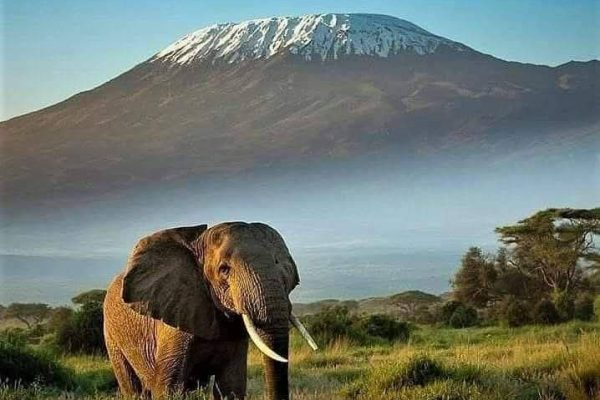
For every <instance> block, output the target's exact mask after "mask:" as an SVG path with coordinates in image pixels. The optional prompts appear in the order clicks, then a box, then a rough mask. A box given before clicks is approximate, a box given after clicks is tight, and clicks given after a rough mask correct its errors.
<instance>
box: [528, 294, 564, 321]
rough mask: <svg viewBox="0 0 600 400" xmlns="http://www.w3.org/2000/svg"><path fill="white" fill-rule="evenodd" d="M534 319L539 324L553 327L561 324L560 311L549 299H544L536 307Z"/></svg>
mask: <svg viewBox="0 0 600 400" xmlns="http://www.w3.org/2000/svg"><path fill="white" fill-rule="evenodd" d="M532 318H533V322H535V323H537V324H544V325H552V324H557V323H559V322H560V316H559V315H558V310H557V309H556V306H555V305H554V303H553V302H551V301H550V300H549V299H542V300H540V301H539V302H538V303H537V304H536V305H535V307H534V308H533V314H532Z"/></svg>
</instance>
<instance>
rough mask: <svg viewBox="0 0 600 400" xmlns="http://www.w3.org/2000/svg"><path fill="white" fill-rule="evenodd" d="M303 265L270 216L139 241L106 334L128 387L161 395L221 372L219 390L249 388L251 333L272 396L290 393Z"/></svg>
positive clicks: (114, 285) (238, 394)
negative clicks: (294, 296) (295, 299)
mask: <svg viewBox="0 0 600 400" xmlns="http://www.w3.org/2000/svg"><path fill="white" fill-rule="evenodd" d="M299 282H300V279H299V276H298V270H297V268H296V264H295V262H294V260H293V259H292V257H291V255H290V252H289V250H288V248H287V246H286V244H285V242H284V240H283V238H282V237H281V235H280V234H279V233H278V232H277V231H276V230H275V229H273V228H271V227H270V226H268V225H266V224H262V223H245V222H226V223H221V224H218V225H214V226H212V227H210V228H208V226H207V225H198V226H190V227H180V228H172V229H166V230H162V231H159V232H156V233H154V234H152V235H149V236H146V237H144V238H143V239H141V240H139V242H138V243H137V244H136V246H135V247H134V248H133V250H132V252H131V254H130V256H129V258H128V261H127V265H126V267H125V270H124V272H122V273H120V274H119V275H117V276H116V278H115V279H114V280H113V281H112V282H111V283H110V285H109V287H108V290H107V295H106V298H105V301H104V337H105V342H106V348H107V351H108V356H109V359H110V362H111V364H112V367H113V370H114V372H115V376H116V378H117V382H118V385H119V389H120V391H121V392H122V394H124V395H133V396H142V397H146V398H148V397H151V398H152V399H155V398H161V397H163V396H164V395H167V394H169V393H173V392H178V393H180V392H184V391H188V390H193V389H195V388H197V387H198V385H205V384H208V382H209V380H210V379H211V377H214V384H213V396H214V398H215V399H224V398H235V399H243V398H244V397H245V395H246V374H247V365H246V362H247V351H248V343H249V341H248V338H250V339H251V340H252V342H253V343H254V344H255V345H256V346H257V347H258V349H259V350H260V351H261V352H262V353H263V364H264V378H265V391H266V394H267V398H269V399H271V400H281V399H288V398H289V376H288V375H289V374H288V355H289V329H290V323H291V325H293V326H294V327H296V328H297V329H298V330H299V331H300V333H301V334H302V336H303V337H304V338H305V339H306V340H307V341H308V343H309V345H310V346H311V347H312V348H313V349H315V350H316V349H317V345H316V344H315V342H314V340H313V339H312V338H311V336H310V334H309V333H308V332H307V331H306V329H305V328H304V326H303V325H302V323H301V322H300V321H299V319H298V318H297V317H296V316H295V315H294V314H293V313H292V305H291V302H290V300H289V294H290V292H291V291H292V290H293V289H294V288H295V287H296V286H297V285H298V284H299Z"/></svg>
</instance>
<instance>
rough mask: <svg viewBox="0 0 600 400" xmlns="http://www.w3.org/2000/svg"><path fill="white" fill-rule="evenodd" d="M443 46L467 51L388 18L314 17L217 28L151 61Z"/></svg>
mask: <svg viewBox="0 0 600 400" xmlns="http://www.w3.org/2000/svg"><path fill="white" fill-rule="evenodd" d="M440 45H446V46H449V47H452V48H455V49H457V50H465V49H467V47H466V46H464V45H462V44H460V43H457V42H453V41H451V40H449V39H445V38H443V37H440V36H436V35H434V34H432V33H430V32H428V31H426V30H424V29H422V28H420V27H419V26H417V25H415V24H413V23H411V22H408V21H405V20H402V19H399V18H396V17H392V16H389V15H380V14H312V15H304V16H300V17H272V18H264V19H256V20H250V21H244V22H240V23H225V24H215V25H211V26H208V27H206V28H202V29H200V30H198V31H196V32H192V33H190V34H189V35H186V36H184V37H183V38H181V39H180V40H178V41H177V42H175V43H173V44H172V45H170V46H169V47H167V48H166V49H164V50H163V51H161V52H159V53H157V54H156V55H155V56H154V57H153V58H152V59H151V62H156V61H161V62H169V63H175V64H181V65H185V64H191V63H196V62H205V61H209V62H212V63H215V62H225V63H229V64H232V63H236V62H241V61H244V60H250V59H267V58H270V57H273V56H274V55H276V54H280V53H286V52H287V53H290V54H293V55H298V56H300V57H302V58H303V59H305V60H307V61H310V60H321V61H326V60H331V59H334V60H335V59H338V58H340V57H343V56H348V55H360V56H374V57H388V56H391V55H396V54H399V53H401V52H404V51H409V52H414V53H417V54H430V53H433V52H435V51H436V50H437V48H438V47H439V46H440Z"/></svg>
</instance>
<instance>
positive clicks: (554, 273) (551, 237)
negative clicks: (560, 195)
mask: <svg viewBox="0 0 600 400" xmlns="http://www.w3.org/2000/svg"><path fill="white" fill-rule="evenodd" d="M496 232H497V233H498V234H499V235H500V240H501V241H502V242H504V243H505V244H506V245H508V246H509V247H510V248H511V250H512V254H513V257H511V259H510V261H509V262H510V263H511V264H512V265H514V266H515V267H516V268H518V269H519V270H520V271H522V272H523V273H525V274H527V275H533V276H536V277H538V278H539V279H541V281H542V282H543V283H544V284H545V285H546V286H547V287H548V288H549V289H551V291H552V292H553V295H554V296H567V297H568V296H570V295H571V294H572V292H573V290H574V289H575V287H576V286H577V285H578V284H579V283H580V282H581V279H582V277H583V275H584V274H583V267H582V262H585V260H587V259H595V257H597V254H598V248H597V247H596V246H595V242H594V238H595V236H596V235H598V234H600V208H595V209H590V210H585V209H579V210H573V209H547V210H544V211H540V212H538V213H536V214H534V215H532V216H531V217H528V218H526V219H524V220H521V221H519V222H518V223H517V224H516V225H509V226H503V227H499V228H496Z"/></svg>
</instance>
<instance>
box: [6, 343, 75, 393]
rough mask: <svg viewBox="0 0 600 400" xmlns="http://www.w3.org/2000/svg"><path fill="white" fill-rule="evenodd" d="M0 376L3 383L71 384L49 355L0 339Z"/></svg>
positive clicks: (63, 370) (64, 372) (65, 385)
mask: <svg viewBox="0 0 600 400" xmlns="http://www.w3.org/2000/svg"><path fill="white" fill-rule="evenodd" d="M0 376H1V377H2V378H3V380H4V381H3V383H7V384H11V385H15V384H21V385H29V384H31V383H34V382H35V383H39V384H42V385H52V386H57V387H67V386H69V385H70V384H71V381H70V378H69V374H68V372H67V371H66V370H65V369H64V368H63V367H62V366H61V365H60V364H58V363H57V362H56V361H55V360H54V359H52V357H51V356H49V355H48V354H45V353H41V352H34V351H32V350H30V349H28V348H27V347H24V346H15V345H14V344H11V343H8V342H6V341H4V340H0Z"/></svg>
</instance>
